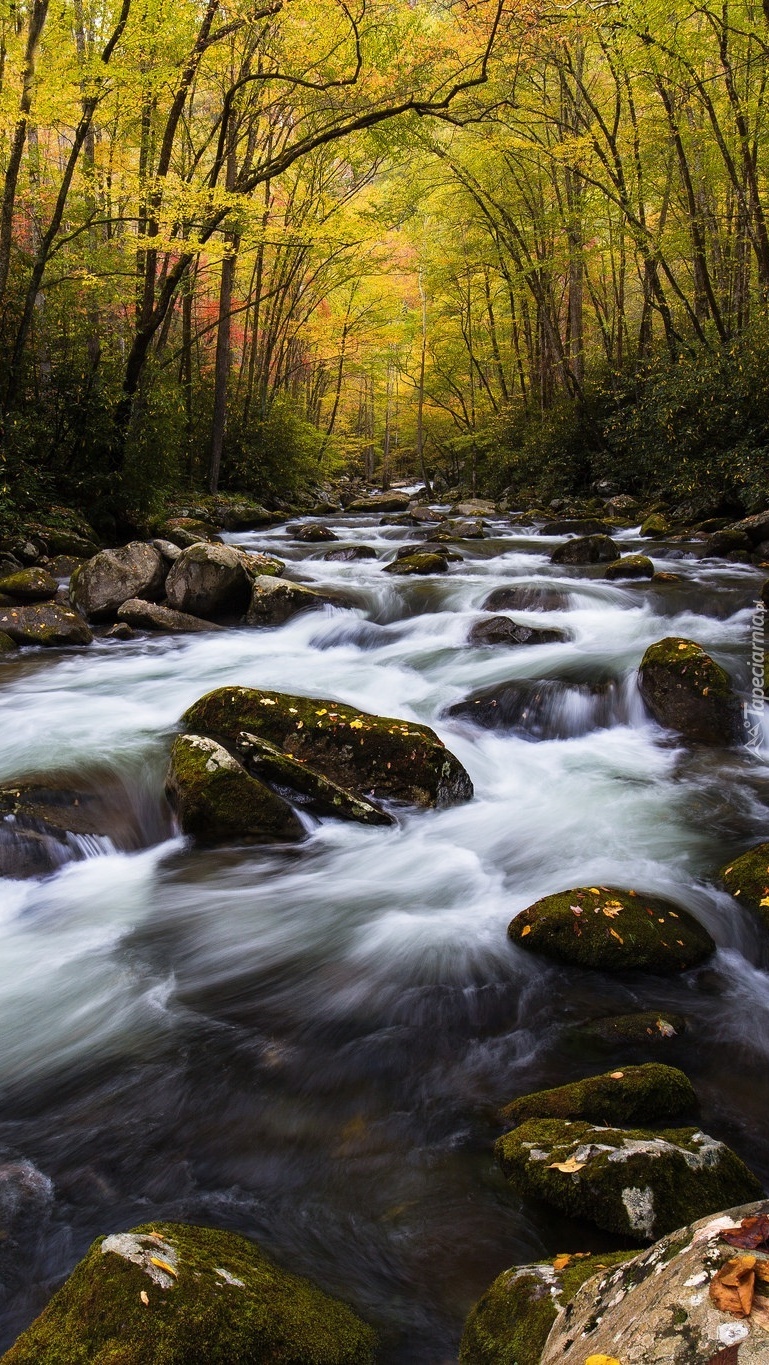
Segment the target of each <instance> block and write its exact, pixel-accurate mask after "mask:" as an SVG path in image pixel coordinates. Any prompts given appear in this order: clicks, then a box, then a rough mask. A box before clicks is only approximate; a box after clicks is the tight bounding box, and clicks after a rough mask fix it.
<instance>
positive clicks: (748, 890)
mask: <svg viewBox="0 0 769 1365" xmlns="http://www.w3.org/2000/svg"><path fill="white" fill-rule="evenodd" d="M718 875H719V877H720V879H721V881H722V882H723V885H724V888H725V890H727V891H728V892H729V894H730V895H731V896H734V898H735V900H739V902H740V905H746V906H747V907H748V909H749V910H751V911H752V912H753V914H755V915H758V916H760V918H761V920H762V921H763V923H764V925H765V926H766V928H767V929H769V843H767V844H757V845H756V847H755V848H749V849H748V851H747V853H742V854H741V855H740V857H739V858H734V859H733V860H732V862H730V863H727V864H726V866H725V867H722V868H721V871H720V872H719V874H718Z"/></svg>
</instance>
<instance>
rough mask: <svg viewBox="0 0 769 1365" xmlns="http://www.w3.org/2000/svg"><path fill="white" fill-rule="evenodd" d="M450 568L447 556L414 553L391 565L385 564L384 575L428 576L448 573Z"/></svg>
mask: <svg viewBox="0 0 769 1365" xmlns="http://www.w3.org/2000/svg"><path fill="white" fill-rule="evenodd" d="M448 567H449V562H448V559H447V558H446V556H445V555H441V554H422V553H414V554H411V555H404V556H403V558H402V559H394V560H393V561H392V563H391V564H385V566H384V569H383V573H397V574H419V575H427V574H433V573H446V571H447V570H448Z"/></svg>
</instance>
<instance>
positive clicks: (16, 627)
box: [0, 602, 93, 645]
mask: <svg viewBox="0 0 769 1365" xmlns="http://www.w3.org/2000/svg"><path fill="white" fill-rule="evenodd" d="M0 632H2V633H3V634H4V635H8V636H10V638H11V639H12V640H15V641H16V643H17V644H20V645H89V644H90V643H91V641H92V640H93V635H92V634H91V631H90V629H89V628H88V626H87V625H86V623H85V621H84V620H83V618H82V616H80V615H79V613H78V612H76V611H73V610H72V609H71V608H70V607H63V606H60V605H59V603H58V602H36V603H30V604H28V605H27V606H23V607H3V608H0Z"/></svg>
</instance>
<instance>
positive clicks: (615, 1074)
mask: <svg viewBox="0 0 769 1365" xmlns="http://www.w3.org/2000/svg"><path fill="white" fill-rule="evenodd" d="M624 1074H625V1073H624V1071H612V1072H611V1078H612V1080H613V1081H621V1080H622V1077H623V1076H624Z"/></svg>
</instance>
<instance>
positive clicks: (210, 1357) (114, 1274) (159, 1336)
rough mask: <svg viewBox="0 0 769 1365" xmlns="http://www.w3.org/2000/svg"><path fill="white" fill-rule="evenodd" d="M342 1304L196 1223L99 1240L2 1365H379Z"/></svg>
mask: <svg viewBox="0 0 769 1365" xmlns="http://www.w3.org/2000/svg"><path fill="white" fill-rule="evenodd" d="M375 1345H376V1338H375V1336H374V1333H373V1332H372V1330H371V1329H370V1328H369V1327H368V1326H366V1324H365V1323H363V1322H362V1321H361V1320H360V1319H359V1318H358V1317H357V1316H356V1315H355V1314H354V1313H353V1312H352V1310H351V1309H349V1308H348V1307H347V1306H346V1305H345V1304H343V1303H341V1302H340V1301H339V1300H337V1299H332V1298H330V1297H329V1296H328V1295H326V1294H324V1293H322V1292H321V1290H319V1289H316V1288H315V1286H314V1285H313V1284H311V1283H310V1281H309V1280H304V1279H300V1278H298V1277H297V1276H295V1275H292V1274H290V1273H289V1272H288V1271H285V1270H281V1269H280V1268H279V1267H278V1266H276V1265H275V1264H274V1263H273V1262H272V1261H270V1260H268V1259H267V1257H266V1256H265V1255H264V1253H263V1252H262V1251H261V1249H260V1248H259V1246H258V1245H257V1244H256V1243H255V1242H250V1241H248V1240H247V1239H246V1238H245V1237H241V1236H239V1235H237V1234H236V1233H232V1232H222V1231H219V1230H214V1229H212V1228H198V1227H193V1226H191V1225H189V1224H177V1223H163V1222H159V1223H152V1224H146V1225H144V1226H141V1227H138V1228H135V1229H134V1230H133V1231H132V1232H120V1233H115V1234H113V1235H111V1236H109V1237H100V1238H98V1239H97V1240H96V1242H94V1244H93V1246H92V1247H91V1249H90V1251H89V1252H88V1254H87V1256H86V1257H85V1258H84V1259H83V1260H82V1261H81V1262H80V1263H79V1264H78V1265H77V1266H76V1267H75V1269H74V1271H73V1272H72V1274H71V1275H70V1277H69V1279H68V1280H67V1281H66V1282H65V1284H64V1285H63V1287H62V1288H61V1289H60V1290H59V1291H58V1293H57V1294H55V1295H54V1297H53V1299H52V1300H51V1302H50V1303H49V1304H48V1307H47V1308H46V1309H45V1310H44V1311H43V1313H41V1315H40V1317H38V1318H37V1319H36V1320H35V1321H34V1322H33V1323H32V1325H31V1327H28V1328H27V1330H26V1331H25V1332H23V1333H22V1335H21V1336H20V1337H19V1339H18V1341H17V1342H16V1344H15V1345H14V1346H12V1347H11V1349H10V1351H9V1352H8V1353H7V1355H5V1356H4V1357H3V1360H4V1362H7V1365H43V1362H45V1361H49V1362H51V1363H52V1362H54V1361H55V1362H56V1365H83V1362H86V1361H97V1360H98V1361H102V1362H104V1365H106V1362H107V1361H114V1362H115V1365H117V1363H118V1362H119V1363H120V1365H150V1362H156V1363H157V1362H161V1361H162V1362H163V1365H190V1362H192V1361H196V1362H200V1365H203V1362H204V1361H205V1362H206V1363H207V1365H213V1363H214V1362H227V1365H235V1362H242V1365H266V1362H268V1361H269V1362H270V1365H373V1362H374V1354H375Z"/></svg>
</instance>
